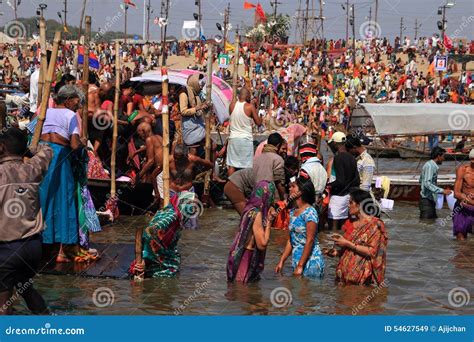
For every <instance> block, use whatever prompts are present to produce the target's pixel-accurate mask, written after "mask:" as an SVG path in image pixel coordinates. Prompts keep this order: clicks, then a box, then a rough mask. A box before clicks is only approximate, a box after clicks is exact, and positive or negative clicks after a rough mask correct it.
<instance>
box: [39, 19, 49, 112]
mask: <svg viewBox="0 0 474 342" xmlns="http://www.w3.org/2000/svg"><path fill="white" fill-rule="evenodd" d="M40 46H41V48H40V49H41V56H40V72H39V79H38V98H37V99H36V100H37V105H38V106H39V105H40V104H41V98H42V97H43V87H44V77H45V75H46V72H47V69H48V65H47V64H48V61H47V60H46V21H45V20H44V18H41V19H40Z"/></svg>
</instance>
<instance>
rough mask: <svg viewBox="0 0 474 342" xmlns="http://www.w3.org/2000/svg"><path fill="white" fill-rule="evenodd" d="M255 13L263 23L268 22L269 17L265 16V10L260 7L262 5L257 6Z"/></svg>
mask: <svg viewBox="0 0 474 342" xmlns="http://www.w3.org/2000/svg"><path fill="white" fill-rule="evenodd" d="M255 13H257V15H258V16H259V17H260V20H261V21H267V17H266V16H265V11H264V10H263V8H262V5H260V3H258V4H257V8H256V9H255Z"/></svg>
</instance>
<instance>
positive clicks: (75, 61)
mask: <svg viewBox="0 0 474 342" xmlns="http://www.w3.org/2000/svg"><path fill="white" fill-rule="evenodd" d="M86 7H87V0H84V1H83V3H82V9H81V19H80V21H79V34H78V37H77V47H76V49H75V51H74V64H73V67H72V70H74V75H75V76H76V79H78V75H79V73H78V72H77V59H78V56H79V52H78V50H79V46H80V45H81V35H82V22H83V21H84V13H85V12H86ZM84 95H86V94H84Z"/></svg>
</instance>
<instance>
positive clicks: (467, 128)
mask: <svg viewBox="0 0 474 342" xmlns="http://www.w3.org/2000/svg"><path fill="white" fill-rule="evenodd" d="M374 126H375V130H376V131H377V133H378V134H379V135H427V134H433V133H455V134H470V133H471V131H474V106H470V105H462V104H455V103H383V104H372V103H367V104H363V105H361V106H360V107H357V108H355V109H354V111H353V113H352V117H351V127H352V128H353V129H362V130H366V129H370V128H372V127H374Z"/></svg>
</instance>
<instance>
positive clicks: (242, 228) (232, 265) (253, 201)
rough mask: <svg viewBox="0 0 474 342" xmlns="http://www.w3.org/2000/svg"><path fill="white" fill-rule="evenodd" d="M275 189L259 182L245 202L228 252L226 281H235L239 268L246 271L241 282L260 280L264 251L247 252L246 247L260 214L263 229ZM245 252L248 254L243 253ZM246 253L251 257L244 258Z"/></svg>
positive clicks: (272, 185)
mask: <svg viewBox="0 0 474 342" xmlns="http://www.w3.org/2000/svg"><path fill="white" fill-rule="evenodd" d="M275 189H276V188H275V185H274V184H273V183H270V182H268V181H261V182H259V183H258V184H257V186H256V187H255V190H254V191H253V192H252V195H251V196H250V198H249V200H248V201H247V204H246V205H245V208H244V211H243V213H242V216H241V219H240V225H239V231H238V232H237V235H236V236H235V238H234V242H233V243H232V246H231V248H230V251H229V258H228V260H227V281H229V282H232V281H234V280H236V276H237V273H238V272H239V268H241V267H242V268H245V269H246V274H245V277H243V279H241V280H242V282H244V283H247V282H249V281H256V280H258V279H259V278H260V273H262V271H263V267H264V261H265V251H261V250H259V249H258V248H256V247H255V248H254V249H253V250H247V249H246V247H247V245H248V244H249V242H250V241H249V239H250V238H252V239H253V230H252V229H253V224H254V222H255V218H256V217H257V214H258V213H261V214H262V218H263V220H264V222H263V226H264V227H265V224H266V222H265V220H266V217H267V214H268V210H269V209H270V207H271V205H273V202H274V198H275ZM246 251H248V252H247V253H245V252H246ZM248 253H251V256H249V255H247V257H246V258H244V255H245V254H248ZM242 262H245V263H246V265H242V266H241V263H242Z"/></svg>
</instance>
